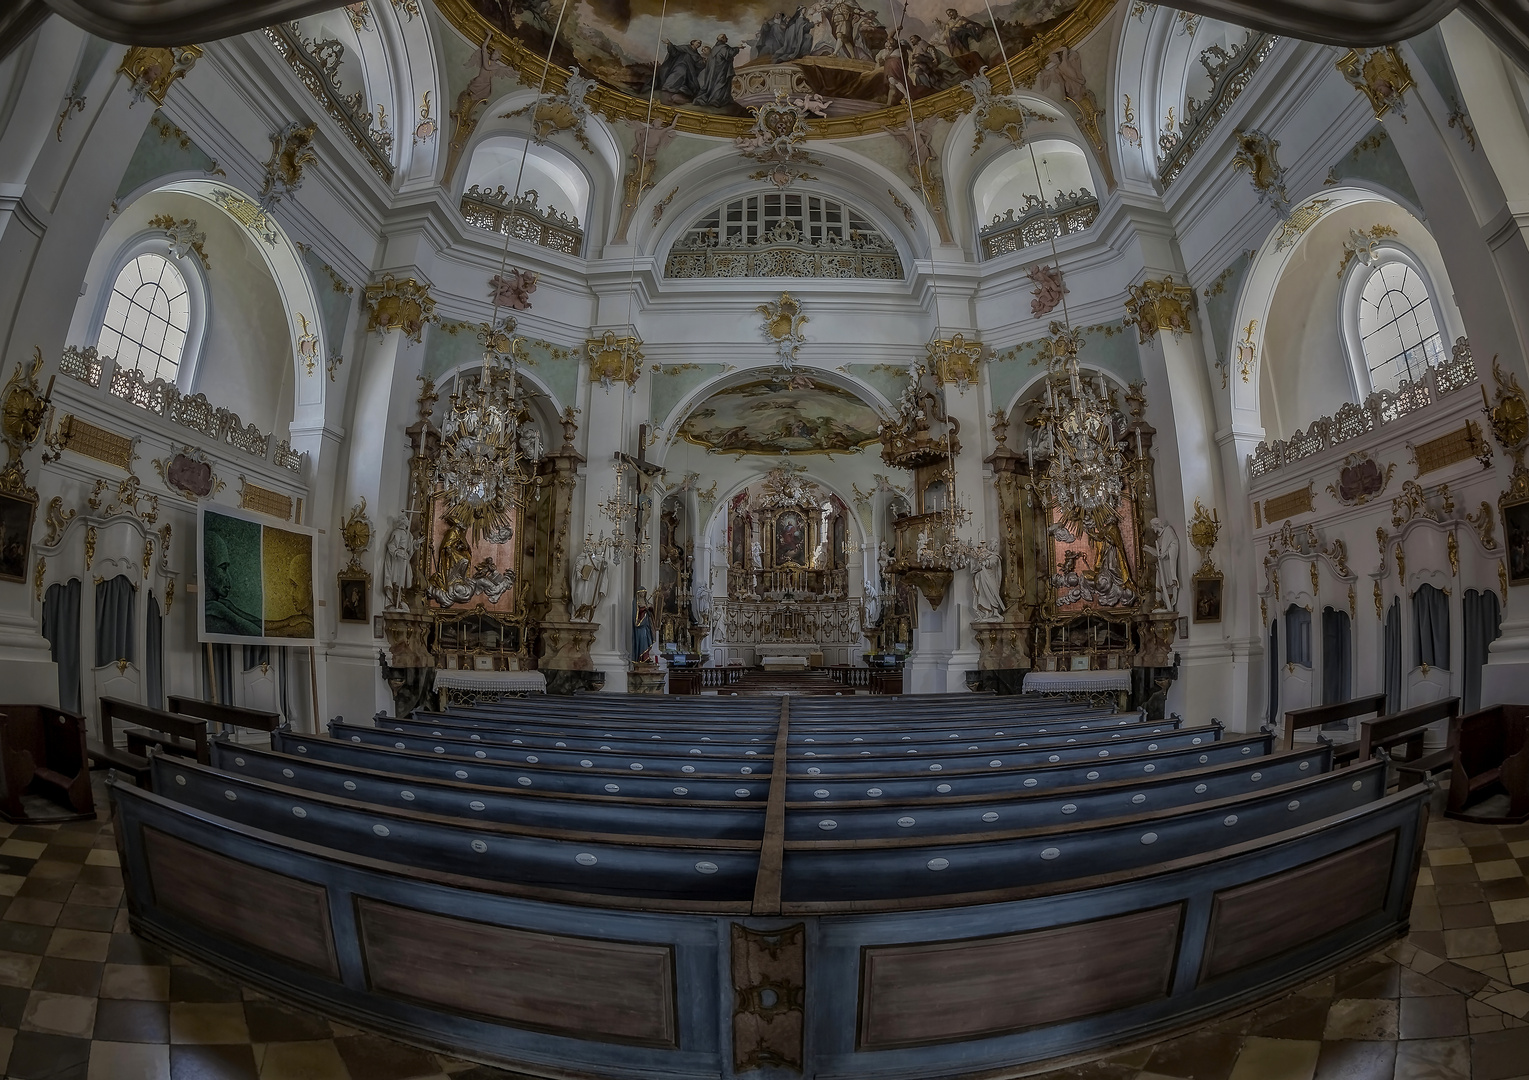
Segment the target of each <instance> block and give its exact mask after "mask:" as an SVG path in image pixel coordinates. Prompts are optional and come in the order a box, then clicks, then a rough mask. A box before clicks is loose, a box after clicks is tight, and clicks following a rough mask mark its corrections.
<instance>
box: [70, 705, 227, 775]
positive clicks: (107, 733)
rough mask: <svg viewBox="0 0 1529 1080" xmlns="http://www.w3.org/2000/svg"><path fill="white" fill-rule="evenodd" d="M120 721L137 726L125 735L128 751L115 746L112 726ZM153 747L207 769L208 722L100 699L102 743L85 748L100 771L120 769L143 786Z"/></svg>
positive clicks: (125, 732) (148, 771)
mask: <svg viewBox="0 0 1529 1080" xmlns="http://www.w3.org/2000/svg"><path fill="white" fill-rule="evenodd" d="M119 720H120V721H121V722H122V723H124V724H133V725H136V726H135V727H130V728H127V729H126V730H125V731H124V732H123V734H124V736H125V737H126V742H127V749H125V750H124V749H122V748H120V747H118V746H117V743H116V737H115V731H114V728H113V724H114V723H115V722H116V721H119ZM150 746H154V747H158V748H159V749H161V750H163V751H164V752H166V753H169V754H177V755H180V756H190V757H194V758H196V760H197V761H199V762H201V763H202V764H203V765H205V764H207V762H208V761H209V760H210V759H209V757H208V751H207V722H206V721H205V720H194V719H192V718H190V717H186V716H178V715H176V714H175V713H172V712H165V711H164V710H163V709H151V708H149V707H148V706H147V705H139V704H137V703H136V702H132V701H124V700H123V699H122V698H113V697H103V698H101V741H100V742H95V741H93V740H92V741H90V742H89V743H87V744H86V750H87V753H88V755H89V757H90V760H91V762H92V763H93V764H94V765H95V766H96V767H97V768H109V769H119V770H121V771H122V772H125V773H127V774H129V775H130V776H132V777H133V779H134V781H135V782H137V783H138V784H139V785H140V786H142V785H143V784H144V783H145V782H146V781H148V779H149V775H150V768H149V758H148V754H147V752H146V751H147V750H148V748H149V747H150Z"/></svg>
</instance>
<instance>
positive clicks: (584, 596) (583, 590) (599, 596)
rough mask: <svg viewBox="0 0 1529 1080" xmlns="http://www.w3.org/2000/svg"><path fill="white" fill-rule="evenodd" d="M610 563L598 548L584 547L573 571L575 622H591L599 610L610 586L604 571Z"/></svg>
mask: <svg viewBox="0 0 1529 1080" xmlns="http://www.w3.org/2000/svg"><path fill="white" fill-rule="evenodd" d="M609 566H610V561H609V559H607V558H606V555H605V551H604V550H603V549H602V548H598V547H586V548H585V549H584V552H583V559H582V560H581V561H580V562H579V564H578V565H577V566H576V567H575V568H574V571H573V582H572V585H573V612H572V614H573V618H574V621H576V622H592V621H593V620H594V617H595V612H596V611H598V610H600V604H601V603H602V602H603V601H604V600H605V595H606V593H607V591H609V588H610V586H609V585H608V584H607V581H606V576H607V575H606V571H607V570H608V569H609Z"/></svg>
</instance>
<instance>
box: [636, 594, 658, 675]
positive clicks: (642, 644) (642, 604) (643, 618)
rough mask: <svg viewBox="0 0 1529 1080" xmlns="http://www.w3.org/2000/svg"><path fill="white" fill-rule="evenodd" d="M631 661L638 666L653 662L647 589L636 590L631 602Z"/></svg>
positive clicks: (651, 630)
mask: <svg viewBox="0 0 1529 1080" xmlns="http://www.w3.org/2000/svg"><path fill="white" fill-rule="evenodd" d="M632 659H633V660H635V661H637V662H638V663H639V664H646V663H651V662H652V660H653V606H652V605H651V604H649V603H648V590H647V589H638V590H637V597H636V599H634V600H633V601H632Z"/></svg>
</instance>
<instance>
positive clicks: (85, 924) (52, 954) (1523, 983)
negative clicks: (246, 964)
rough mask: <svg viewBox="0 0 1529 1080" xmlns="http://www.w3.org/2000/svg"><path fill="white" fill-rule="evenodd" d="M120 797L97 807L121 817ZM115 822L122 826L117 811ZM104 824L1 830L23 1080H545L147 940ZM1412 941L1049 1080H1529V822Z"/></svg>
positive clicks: (16, 1067) (1486, 845)
mask: <svg viewBox="0 0 1529 1080" xmlns="http://www.w3.org/2000/svg"><path fill="white" fill-rule="evenodd" d="M102 796H104V792H103V791H101V790H99V786H98V791H97V799H98V804H99V805H101V806H103V807H104V806H105V805H106V803H105V799H104V798H103V797H102ZM103 817H104V815H103ZM122 892H123V890H122V875H121V871H120V870H119V869H118V864H117V853H116V848H115V843H114V841H113V838H112V832H111V827H110V825H109V824H108V823H106V822H105V821H104V820H102V821H87V822H78V823H74V824H68V825H59V826H45V827H39V826H13V825H6V824H3V823H0V1068H3V1069H4V1075H5V1076H6V1077H8V1078H11V1080H167V1078H169V1080H446V1078H451V1080H529V1078H525V1077H521V1076H520V1075H519V1074H516V1073H511V1072H505V1071H503V1070H499V1069H492V1068H489V1067H488V1066H484V1065H475V1064H473V1063H471V1062H466V1061H458V1060H455V1059H452V1058H448V1057H444V1056H441V1055H438V1054H432V1053H427V1052H425V1051H422V1050H416V1049H414V1048H412V1047H408V1046H403V1045H400V1044H399V1043H396V1042H393V1041H391V1040H389V1039H387V1038H385V1037H383V1036H382V1035H380V1034H374V1033H368V1032H362V1031H357V1030H355V1029H353V1028H349V1027H346V1026H344V1025H342V1024H339V1023H336V1022H333V1021H328V1020H325V1019H324V1018H322V1017H320V1016H318V1015H315V1014H314V1013H312V1012H309V1011H307V1010H305V1009H298V1008H292V1007H289V1006H286V1005H283V1004H281V1003H280V1002H277V1001H274V1000H272V999H271V998H270V997H269V996H267V995H265V994H263V993H259V992H257V991H255V990H253V989H251V988H249V987H243V986H240V985H239V984H237V983H236V982H234V981H232V980H230V979H227V978H225V977H223V976H221V975H219V974H217V973H216V972H213V971H211V970H208V969H207V968H204V967H202V966H201V965H198V964H194V963H191V962H190V961H187V960H185V959H184V958H182V957H178V956H172V955H168V954H166V953H165V952H163V951H161V950H159V949H157V948H156V947H154V946H152V945H150V944H148V943H147V942H144V941H140V940H139V939H138V938H136V937H134V936H133V935H132V934H131V933H129V932H128V926H127V909H126V907H125V906H124V905H123V896H122ZM1412 925H1413V929H1412V933H1411V934H1410V935H1409V937H1408V938H1407V939H1406V940H1404V941H1400V942H1396V943H1395V944H1393V945H1391V946H1390V947H1388V948H1386V949H1384V950H1382V951H1380V952H1377V953H1376V954H1375V955H1373V956H1370V957H1367V958H1365V959H1363V960H1360V961H1358V962H1355V963H1353V964H1350V965H1349V966H1348V967H1346V968H1344V969H1343V970H1341V971H1339V972H1337V973H1336V974H1334V975H1330V976H1328V977H1327V978H1325V979H1321V980H1318V981H1317V982H1314V983H1312V984H1310V985H1308V986H1304V987H1301V988H1300V989H1298V990H1296V991H1294V992H1292V993H1290V994H1288V995H1286V996H1285V997H1283V998H1280V999H1278V1000H1276V1001H1273V1002H1270V1003H1266V1004H1264V1005H1262V1006H1260V1007H1258V1008H1255V1009H1251V1010H1248V1011H1247V1012H1244V1013H1242V1014H1240V1015H1236V1016H1232V1017H1229V1018H1226V1019H1224V1020H1221V1021H1217V1022H1214V1023H1211V1024H1209V1025H1207V1026H1205V1027H1204V1028H1201V1029H1200V1030H1197V1031H1194V1032H1192V1033H1190V1034H1188V1035H1184V1036H1182V1037H1180V1038H1176V1039H1172V1040H1169V1041H1165V1042H1159V1043H1154V1044H1151V1045H1146V1046H1140V1047H1136V1048H1133V1049H1130V1050H1128V1051H1125V1052H1120V1053H1115V1054H1112V1055H1110V1056H1108V1057H1106V1058H1104V1059H1103V1060H1099V1061H1093V1062H1090V1063H1088V1064H1085V1065H1079V1066H1076V1067H1072V1068H1066V1069H1061V1070H1055V1071H1052V1072H1048V1073H1045V1074H1043V1075H1044V1076H1045V1077H1047V1078H1050V1080H1064V1078H1065V1080H1529V826H1518V827H1509V828H1503V829H1494V828H1485V827H1481V826H1474V825H1467V824H1464V823H1461V822H1455V821H1449V820H1444V819H1435V821H1434V823H1433V824H1432V825H1430V826H1429V831H1428V841H1427V851H1426V853H1425V857H1424V865H1423V869H1422V872H1421V874H1420V876H1419V882H1418V892H1417V899H1416V904H1415V906H1414V909H1413V923H1412Z"/></svg>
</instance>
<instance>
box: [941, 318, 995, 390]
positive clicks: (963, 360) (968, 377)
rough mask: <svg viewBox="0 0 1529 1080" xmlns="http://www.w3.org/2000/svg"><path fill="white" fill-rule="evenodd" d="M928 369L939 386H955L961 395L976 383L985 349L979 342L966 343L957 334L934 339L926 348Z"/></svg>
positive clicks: (962, 337)
mask: <svg viewBox="0 0 1529 1080" xmlns="http://www.w3.org/2000/svg"><path fill="white" fill-rule="evenodd" d="M927 356H928V364H929V369H930V370H931V371H933V372H934V377H935V379H936V381H938V382H939V384H940V385H941V386H955V387H956V389H958V390H960V391H961V392H962V393H965V392H966V388H967V387H968V386H972V385H974V384H975V383H976V382H977V373H978V371H979V369H980V368H981V366H982V361H983V360H984V359H986V356H987V349H986V348H985V347H984V346H983V344H982V343H981V342H980V341H968V340H967V338H966V335H964V334H960V333H957V334H955V335H953V336H951V337H948V338H935V339H934V340H933V341H931V342H930V343H929V345H928V348H927Z"/></svg>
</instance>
